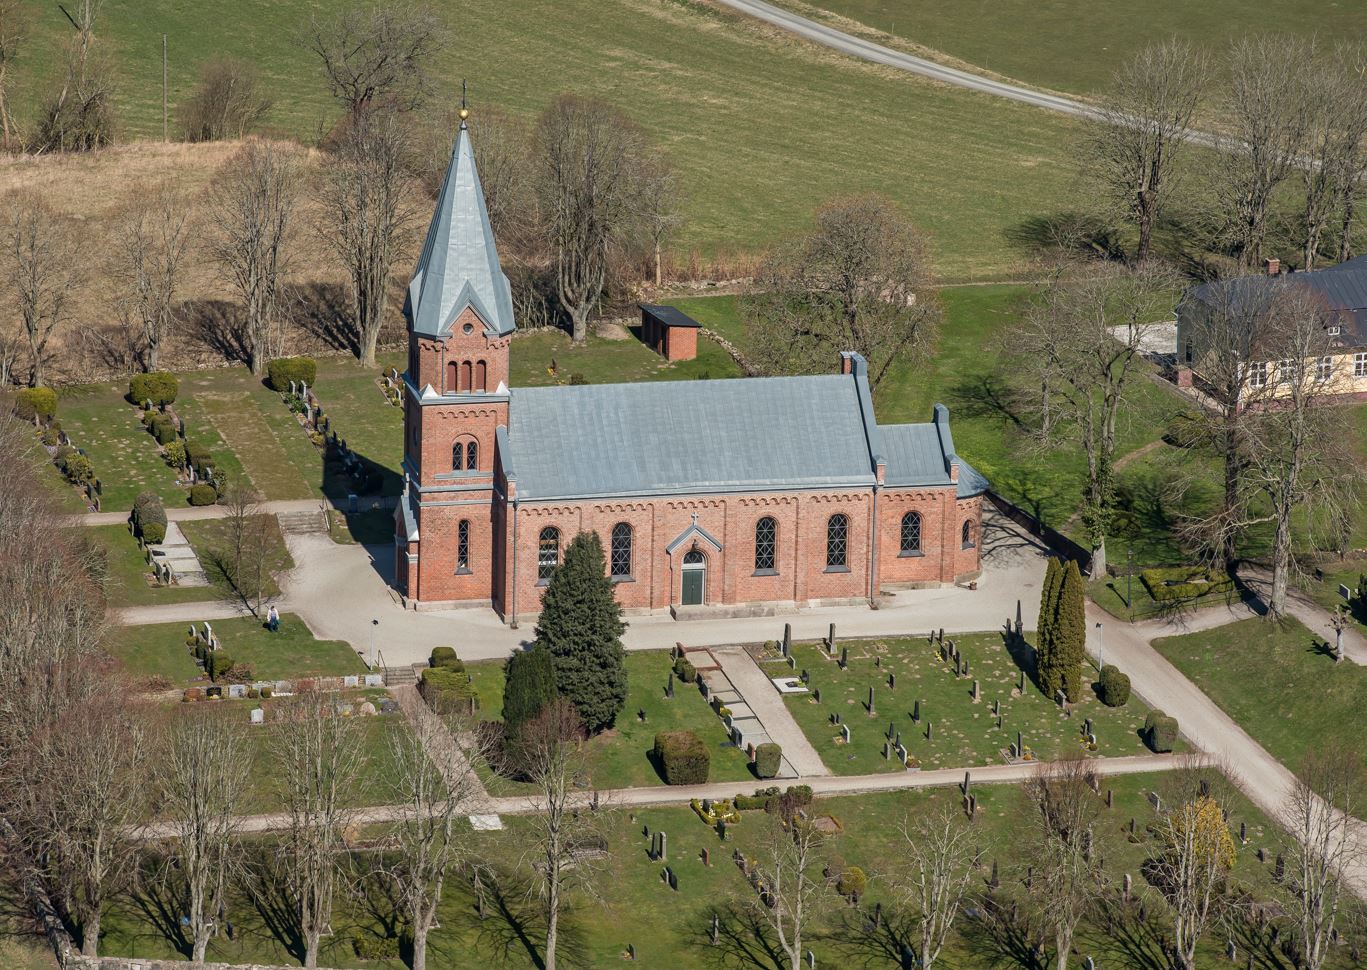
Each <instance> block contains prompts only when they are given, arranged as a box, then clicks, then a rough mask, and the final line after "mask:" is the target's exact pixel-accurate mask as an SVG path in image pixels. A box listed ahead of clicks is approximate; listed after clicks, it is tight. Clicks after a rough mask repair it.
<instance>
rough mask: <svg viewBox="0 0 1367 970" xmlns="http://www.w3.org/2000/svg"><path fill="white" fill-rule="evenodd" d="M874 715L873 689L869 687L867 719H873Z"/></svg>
mask: <svg viewBox="0 0 1367 970" xmlns="http://www.w3.org/2000/svg"><path fill="white" fill-rule="evenodd" d="M874 713H875V712H874V709H873V688H872V687H870V688H869V717H873V715H874Z"/></svg>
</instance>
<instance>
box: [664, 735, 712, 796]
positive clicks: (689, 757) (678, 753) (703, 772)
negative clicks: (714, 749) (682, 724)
mask: <svg viewBox="0 0 1367 970" xmlns="http://www.w3.org/2000/svg"><path fill="white" fill-rule="evenodd" d="M711 760H712V756H711V754H710V753H709V752H708V750H707V745H705V744H703V742H702V739H701V738H699V737H698V736H697V735H696V734H694V733H693V732H692V731H661V732H660V733H659V734H657V735H655V763H656V765H657V766H659V769H660V773H661V774H662V775H663V776H664V780H665V784H666V785H701V784H705V783H706V781H707V772H708V769H709V768H710V767H711Z"/></svg>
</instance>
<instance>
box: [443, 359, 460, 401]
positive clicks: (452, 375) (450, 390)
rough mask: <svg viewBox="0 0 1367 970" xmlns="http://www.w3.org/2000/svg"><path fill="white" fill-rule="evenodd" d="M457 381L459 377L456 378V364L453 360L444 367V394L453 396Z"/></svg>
mask: <svg viewBox="0 0 1367 970" xmlns="http://www.w3.org/2000/svg"><path fill="white" fill-rule="evenodd" d="M457 380H459V377H458V376H457V374H456V362H455V361H454V360H453V361H450V362H449V363H448V364H447V365H446V393H447V394H454V393H455V390H456V381H457Z"/></svg>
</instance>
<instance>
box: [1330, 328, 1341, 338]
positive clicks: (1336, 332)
mask: <svg viewBox="0 0 1367 970" xmlns="http://www.w3.org/2000/svg"><path fill="white" fill-rule="evenodd" d="M1341 333H1343V328H1342V327H1340V326H1338V325H1334V326H1331V327H1330V328H1329V336H1331V337H1337V336H1338V335H1339V334H1341Z"/></svg>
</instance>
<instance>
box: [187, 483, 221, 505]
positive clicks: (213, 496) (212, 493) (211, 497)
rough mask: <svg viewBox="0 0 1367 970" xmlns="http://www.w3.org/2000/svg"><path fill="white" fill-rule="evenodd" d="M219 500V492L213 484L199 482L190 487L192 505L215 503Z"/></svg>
mask: <svg viewBox="0 0 1367 970" xmlns="http://www.w3.org/2000/svg"><path fill="white" fill-rule="evenodd" d="M217 501H218V492H217V491H216V490H215V489H214V487H213V486H212V485H204V484H199V485H195V486H194V487H192V488H191V489H190V504H191V505H213V504H214V503H216V502H217Z"/></svg>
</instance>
